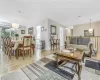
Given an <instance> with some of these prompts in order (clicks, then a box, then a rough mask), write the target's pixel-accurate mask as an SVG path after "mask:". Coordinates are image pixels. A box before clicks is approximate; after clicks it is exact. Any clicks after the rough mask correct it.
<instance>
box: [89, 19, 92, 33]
mask: <svg viewBox="0 0 100 80" xmlns="http://www.w3.org/2000/svg"><path fill="white" fill-rule="evenodd" d="M89 33H93V29H92V28H91V19H90V28H89Z"/></svg>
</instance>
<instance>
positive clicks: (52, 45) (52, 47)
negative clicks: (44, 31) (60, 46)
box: [50, 39, 54, 50]
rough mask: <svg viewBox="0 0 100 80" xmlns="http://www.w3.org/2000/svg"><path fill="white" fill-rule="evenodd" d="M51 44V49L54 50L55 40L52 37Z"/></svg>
mask: <svg viewBox="0 0 100 80" xmlns="http://www.w3.org/2000/svg"><path fill="white" fill-rule="evenodd" d="M50 44H51V50H54V41H53V39H50Z"/></svg>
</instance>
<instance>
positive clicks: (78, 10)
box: [0, 0, 100, 27]
mask: <svg viewBox="0 0 100 80" xmlns="http://www.w3.org/2000/svg"><path fill="white" fill-rule="evenodd" d="M19 11H20V12H19ZM78 16H81V17H78ZM46 18H50V19H52V20H55V21H57V22H59V23H61V24H63V25H66V26H68V27H70V26H72V25H75V24H80V23H86V22H89V19H90V18H91V19H92V21H98V20H100V0H0V21H3V22H10V23H18V24H21V25H26V26H30V27H31V26H33V27H34V26H35V25H36V24H37V23H38V22H40V21H41V20H44V19H46Z"/></svg>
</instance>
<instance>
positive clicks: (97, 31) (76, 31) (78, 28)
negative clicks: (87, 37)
mask: <svg viewBox="0 0 100 80" xmlns="http://www.w3.org/2000/svg"><path fill="white" fill-rule="evenodd" d="M89 28H90V23H86V24H79V25H74V26H73V36H84V30H88V29H89ZM91 28H93V29H94V35H95V36H100V21H98V22H92V23H91Z"/></svg>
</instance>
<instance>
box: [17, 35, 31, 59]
mask: <svg viewBox="0 0 100 80" xmlns="http://www.w3.org/2000/svg"><path fill="white" fill-rule="evenodd" d="M31 45H32V36H24V38H23V45H22V47H19V48H18V50H20V51H21V52H22V56H23V59H24V56H25V51H28V52H30V53H29V54H30V57H31Z"/></svg>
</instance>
